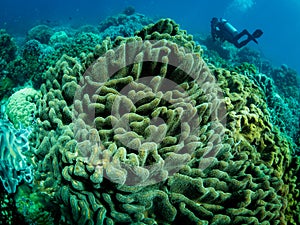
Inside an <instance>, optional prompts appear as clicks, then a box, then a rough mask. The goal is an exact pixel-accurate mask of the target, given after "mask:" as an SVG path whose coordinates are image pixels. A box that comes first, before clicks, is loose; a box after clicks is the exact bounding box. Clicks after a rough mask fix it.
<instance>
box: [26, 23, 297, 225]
mask: <svg viewBox="0 0 300 225" xmlns="http://www.w3.org/2000/svg"><path fill="white" fill-rule="evenodd" d="M144 39H146V40H155V39H158V40H159V41H152V42H151V41H144ZM112 46H114V47H116V48H114V49H111V48H112ZM128 46H129V47H128ZM126 47H128V48H126ZM184 47H185V48H184ZM79 49H81V48H80V47H79ZM200 49H201V48H200V47H199V46H197V45H195V43H194V42H193V41H192V37H191V36H189V35H187V34H186V32H185V31H182V30H180V29H179V26H178V25H177V24H176V23H175V22H174V21H172V20H170V19H167V20H161V21H158V22H157V23H156V24H151V25H149V26H148V27H145V28H144V29H143V30H142V31H141V32H138V33H137V36H136V37H134V38H128V39H124V38H117V39H116V40H114V41H112V42H111V41H109V40H105V41H104V42H102V45H97V46H96V48H95V49H94V50H93V51H90V52H88V51H85V52H84V54H78V55H77V56H76V57H75V56H74V57H73V55H69V56H67V55H63V56H62V57H61V59H60V60H58V61H57V63H56V64H55V65H54V66H53V67H51V68H50V69H49V70H48V71H47V72H46V73H45V78H46V81H45V82H44V83H43V84H42V86H41V93H42V97H41V99H39V100H38V103H37V111H36V117H37V121H36V122H37V123H36V126H35V130H34V132H33V134H32V136H31V144H32V156H31V158H33V159H34V161H35V162H36V170H35V171H36V172H35V191H37V192H43V193H44V194H45V195H46V196H47V198H49V201H50V202H51V203H52V204H54V205H55V204H56V205H59V206H60V214H59V215H61V217H60V218H55V219H56V220H57V223H60V224H85V223H86V224H180V223H182V221H185V223H186V224H289V223H291V224H296V223H297V222H298V221H299V218H298V213H299V186H297V185H298V183H299V181H298V180H297V173H299V162H298V161H297V160H296V161H295V159H294V158H292V157H291V153H292V151H293V146H292V145H291V142H290V141H289V139H287V138H286V137H285V135H284V134H282V133H281V132H280V131H278V129H277V128H276V127H275V126H274V125H273V124H272V123H271V122H270V113H269V109H268V105H267V101H266V96H265V93H264V92H263V91H262V89H261V88H258V86H257V85H256V83H255V82H254V81H253V80H251V79H249V77H247V76H246V75H245V74H241V73H243V70H244V69H245V68H249V67H248V65H245V68H244V67H240V68H238V70H237V71H236V72H233V71H229V70H225V69H218V68H215V67H212V66H211V67H210V68H208V67H207V66H206V64H205V63H204V62H203V60H202V58H201V50H200ZM77 50H78V49H77ZM77 50H74V52H73V53H75V52H76V51H77ZM78 51H80V50H78ZM73 53H72V54H73ZM103 54H104V55H103ZM126 54H128V55H130V56H131V58H128V57H127V58H126V57H125V59H127V60H128V61H125V60H124V57H122V56H124V55H126ZM99 56H100V57H99ZM105 56H106V57H105ZM94 62H95V63H94ZM132 62H133V63H132ZM174 62H182V64H180V66H179V68H181V70H180V69H178V68H176V67H175V66H174V65H175V64H176V63H174ZM172 65H173V66H172ZM195 68H197V69H195ZM194 69H195V70H194ZM188 70H191V71H190V72H191V73H192V74H195V77H194V79H192V78H191V77H189V76H188V75H187V73H186V72H185V71H188ZM249 71H251V67H250V70H249ZM109 74H113V75H112V76H111V77H109V76H108V75H109ZM146 77H152V78H151V79H150V80H149V82H148V83H147V85H145V84H144V83H143V82H141V79H143V78H146ZM215 77H216V78H217V79H216V80H217V82H218V85H220V87H221V89H222V92H223V94H224V98H217V100H214V99H215V97H216V96H219V95H218V94H220V93H218V92H217V89H215V86H213V85H212V84H213V83H214V81H215ZM163 78H168V80H171V81H173V82H175V83H176V84H179V86H180V87H181V88H182V89H183V90H184V91H185V92H187V93H188V96H189V97H190V99H189V102H192V103H193V104H192V105H190V106H188V105H189V104H187V102H185V101H184V99H185V98H184V96H182V95H181V93H180V92H178V91H176V90H170V92H169V93H165V94H164V93H158V92H159V90H160V89H159V87H160V85H162V80H163ZM197 79H200V80H201V81H202V83H201V84H202V85H199V84H198V83H197V82H195V81H197ZM81 82H82V83H81ZM130 85H131V86H130ZM127 86H129V87H130V89H129V90H131V92H130V91H129V92H128V94H127V95H126V96H127V98H123V97H121V94H123V95H124V93H122V91H124V88H125V87H127ZM141 98H142V99H141ZM169 101H170V102H173V103H175V102H176V103H177V104H170V102H169ZM117 103H118V104H117ZM222 105H226V109H227V111H226V118H225V116H224V115H223V116H222V115H221V114H219V113H221V112H220V111H218V110H215V109H220V108H219V107H220V106H222ZM180 107H181V109H180ZM182 108H185V109H187V112H189V113H190V114H189V116H187V118H190V119H192V118H193V116H192V115H195V114H192V112H193V108H196V109H197V110H196V111H197V112H198V113H199V114H197V116H199V120H200V122H199V129H194V127H193V126H191V124H193V123H187V124H185V125H182V126H181V125H180V121H181V119H182V118H183V115H184V114H182V112H183V110H182ZM114 110H115V111H114ZM122 110H123V114H122V113H113V114H112V113H111V112H122ZM124 112H125V113H124ZM75 118H76V119H75ZM156 118H163V121H164V123H161V122H160V121H159V120H157V119H156ZM224 119H227V123H226V127H224V126H223V122H224ZM124 124H128V127H126V126H124ZM116 127H117V128H116ZM128 129H130V131H129V130H128ZM181 132H182V133H181ZM163 134H167V135H165V136H164V135H163ZM179 134H182V135H183V137H184V138H182V139H181V138H180V135H179ZM155 138H156V140H160V141H153V142H152V143H151V142H149V140H155ZM127 140H130V141H129V142H128V141H127ZM157 142H159V144H157ZM185 145H186V146H188V148H187V149H185V148H184V146H185ZM189 149H190V151H189ZM137 150H140V151H137ZM179 153H181V154H179ZM168 159H170V161H171V162H172V163H169V164H168ZM130 182H131V183H130ZM143 184H144V185H143Z"/></svg>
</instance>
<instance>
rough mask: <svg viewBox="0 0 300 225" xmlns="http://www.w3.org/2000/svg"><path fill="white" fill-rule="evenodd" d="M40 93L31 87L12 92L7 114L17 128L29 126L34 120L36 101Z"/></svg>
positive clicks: (8, 101)
mask: <svg viewBox="0 0 300 225" xmlns="http://www.w3.org/2000/svg"><path fill="white" fill-rule="evenodd" d="M39 96H40V94H39V92H38V91H36V90H35V89H33V88H31V87H27V88H23V89H20V90H19V91H17V92H15V93H14V94H12V95H11V96H10V97H9V98H8V100H7V105H6V114H7V116H8V119H9V120H10V121H11V122H12V123H13V125H14V126H15V128H20V126H21V127H28V126H31V125H32V124H33V122H34V117H33V116H34V112H35V110H36V105H35V103H36V101H37V99H38V98H39Z"/></svg>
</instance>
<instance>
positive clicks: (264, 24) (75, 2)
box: [0, 0, 300, 74]
mask: <svg viewBox="0 0 300 225" xmlns="http://www.w3.org/2000/svg"><path fill="white" fill-rule="evenodd" d="M0 5H1V7H0V28H5V29H6V30H7V31H8V32H9V33H10V34H13V35H20V36H22V35H25V34H26V31H28V30H29V29H30V28H31V27H33V26H34V25H37V24H41V23H45V22H51V23H54V24H59V25H61V24H66V25H72V26H79V25H83V24H94V25H96V24H98V23H99V22H100V21H101V20H103V19H105V18H106V17H107V16H110V15H115V14H118V13H120V12H122V11H123V10H124V8H125V7H127V6H133V7H134V8H135V9H136V11H137V12H139V13H142V14H145V15H146V16H149V17H154V18H157V19H159V18H161V17H170V18H172V19H174V20H175V21H176V22H177V23H179V24H180V25H181V28H183V29H186V30H187V31H188V33H190V34H194V33H200V34H208V33H209V32H210V20H211V18H212V17H219V18H220V17H223V18H226V19H227V20H229V21H230V22H231V23H232V24H233V25H234V26H235V27H236V28H237V29H238V30H242V29H244V28H246V29H248V30H249V31H250V32H253V31H254V30H255V29H257V28H260V29H262V30H263V31H264V34H263V36H262V37H260V38H259V40H258V41H259V45H256V44H254V43H251V44H250V46H251V47H254V48H257V49H259V50H260V51H261V52H262V53H263V56H264V57H266V58H267V59H269V60H271V62H272V64H274V65H278V66H279V65H281V64H286V65H288V66H289V67H291V68H293V69H295V70H296V71H297V72H298V74H300V59H299V58H300V57H299V56H300V44H299V42H300V0H257V1H254V0H210V1H208V0H206V1H204V0H184V1H176V0H162V1H161V0H160V1H158V0H146V1H142V0H125V1H121V0H85V1H79V0H72V1H71V0H64V1H58V0H52V1H49V0H31V1H30V0H29V1H24V0H2V1H1V3H0Z"/></svg>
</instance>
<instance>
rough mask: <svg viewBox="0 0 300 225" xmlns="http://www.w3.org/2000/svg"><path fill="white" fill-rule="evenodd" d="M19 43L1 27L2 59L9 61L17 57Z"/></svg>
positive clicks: (0, 49) (0, 55)
mask: <svg viewBox="0 0 300 225" xmlns="http://www.w3.org/2000/svg"><path fill="white" fill-rule="evenodd" d="M16 53H17V45H16V43H15V41H14V39H13V38H12V37H11V36H10V35H9V34H8V33H7V32H6V31H5V30H3V29H0V59H3V60H5V61H6V62H9V61H11V60H13V59H14V58H15V57H16Z"/></svg>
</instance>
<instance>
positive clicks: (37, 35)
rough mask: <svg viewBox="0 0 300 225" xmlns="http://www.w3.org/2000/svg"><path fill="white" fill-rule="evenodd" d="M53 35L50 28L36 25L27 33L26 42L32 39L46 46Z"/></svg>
mask: <svg viewBox="0 0 300 225" xmlns="http://www.w3.org/2000/svg"><path fill="white" fill-rule="evenodd" d="M53 33H54V31H53V29H52V28H51V27H49V26H47V25H37V26H35V27H33V28H31V29H30V30H29V31H28V33H27V40H31V39H34V40H37V41H39V42H41V43H42V44H48V42H49V40H50V37H51V36H52V35H53Z"/></svg>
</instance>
